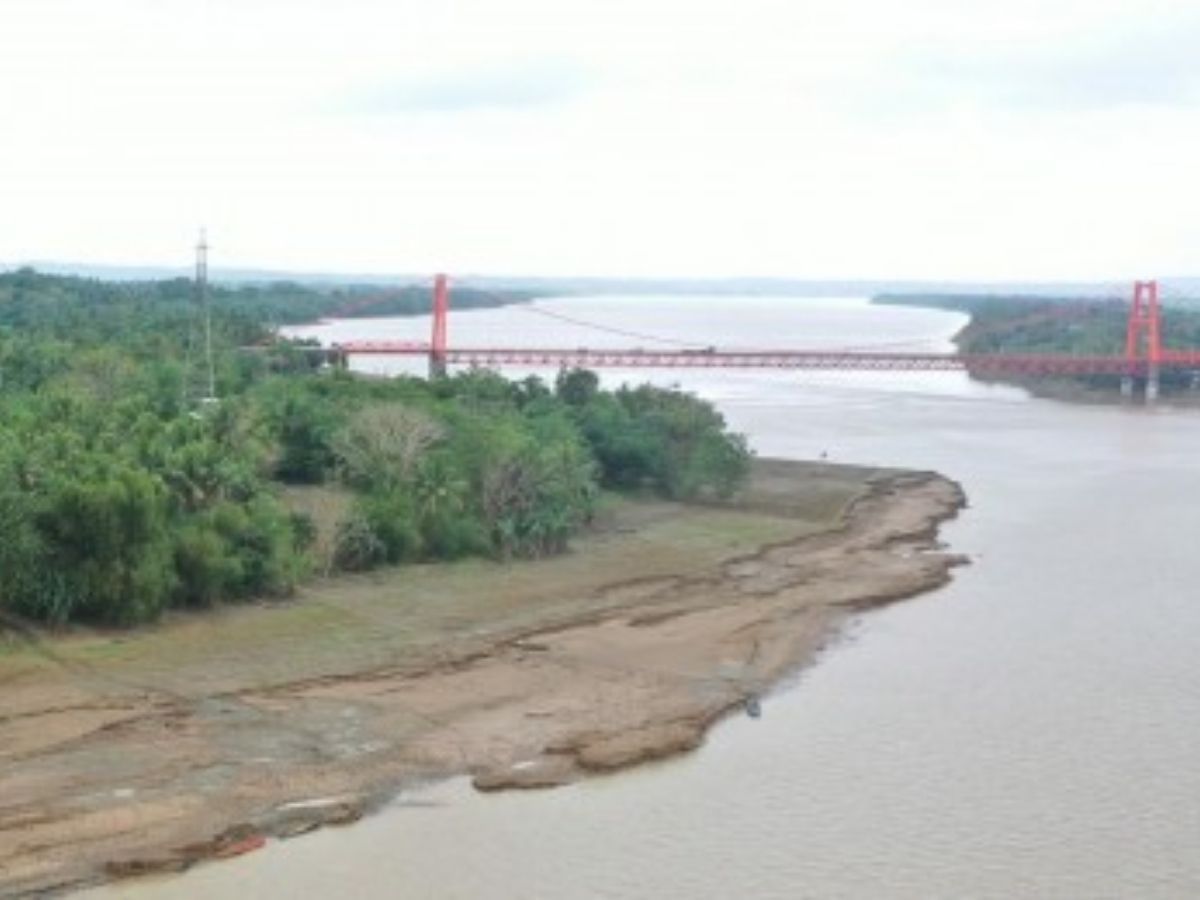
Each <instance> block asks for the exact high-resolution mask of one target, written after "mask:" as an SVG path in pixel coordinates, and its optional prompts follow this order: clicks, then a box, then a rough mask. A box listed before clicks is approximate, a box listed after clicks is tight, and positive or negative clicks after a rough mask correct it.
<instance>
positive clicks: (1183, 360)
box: [334, 341, 1200, 375]
mask: <svg viewBox="0 0 1200 900" xmlns="http://www.w3.org/2000/svg"><path fill="white" fill-rule="evenodd" d="M334 350H335V351H336V352H339V353H342V354H345V355H348V356H357V355H375V356H416V357H428V356H429V355H430V353H431V348H430V347H429V345H427V344H420V343H406V342H394V341H351V342H347V343H343V344H338V345H336V346H335V347H334ZM444 360H445V362H446V363H448V364H451V365H467V366H481V367H485V368H495V367H502V366H529V367H552V368H560V367H567V368H574V367H579V368H666V369H676V368H688V369H807V370H834V371H905V372H945V371H970V372H979V373H997V374H1028V375H1100V374H1109V375H1129V374H1134V375H1137V374H1144V373H1145V372H1146V371H1147V370H1148V369H1149V367H1150V364H1149V362H1148V361H1147V360H1145V359H1139V360H1130V359H1128V358H1127V357H1125V356H1074V355H1070V354H948V353H895V352H866V351H841V350H719V349H712V350H643V349H615V350H603V349H587V348H575V349H562V348H535V347H523V348H517V347H460V348H454V349H447V350H446V351H445V356H444ZM1158 366H1159V367H1160V368H1164V369H1166V368H1182V369H1200V351H1194V350H1188V351H1165V352H1164V354H1163V357H1162V358H1161V359H1160V360H1159V361H1158Z"/></svg>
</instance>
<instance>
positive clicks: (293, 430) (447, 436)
mask: <svg viewBox="0 0 1200 900" xmlns="http://www.w3.org/2000/svg"><path fill="white" fill-rule="evenodd" d="M419 293H420V292H417V293H414V294H413V295H412V297H413V298H414V299H413V303H414V304H415V305H414V307H413V311H425V310H427V309H428V303H429V298H428V292H427V291H425V292H424V294H423V295H421V296H418V294H419ZM314 294H319V295H320V297H321V298H322V299H319V300H318V299H317V298H314V297H313V295H314ZM396 296H401V295H400V294H397V295H396ZM296 297H300V298H304V299H303V302H300V301H296V302H293V300H294V298H296ZM213 298H214V302H213V325H214V329H213V330H214V340H215V345H216V360H215V362H216V370H217V381H218V391H217V393H218V395H219V397H220V398H221V399H220V401H219V402H217V403H207V404H206V403H198V402H197V398H196V396H195V394H196V392H195V391H194V390H191V389H190V385H191V382H192V380H193V379H194V377H195V370H196V363H197V361H196V360H195V358H194V356H195V354H194V353H193V352H192V351H193V349H194V341H195V331H196V323H197V312H198V310H197V308H196V306H195V301H194V295H193V290H192V286H191V284H190V283H188V282H186V281H163V282H141V283H130V284H120V283H111V282H101V281H95V280H90V279H78V278H66V277H58V276H47V275H42V274H39V273H36V272H32V271H30V270H21V271H19V272H15V273H8V274H4V275H0V610H2V611H4V612H5V613H7V614H9V615H10V616H14V617H18V618H21V619H28V620H36V621H41V622H47V623H65V622H73V621H80V622H94V623H103V624H110V625H131V624H135V623H138V622H144V621H149V620H152V619H154V618H155V617H157V616H159V615H161V614H162V612H163V611H164V610H167V609H171V608H199V607H207V606H211V605H214V604H219V603H227V602H236V601H242V600H247V599H251V598H258V597H268V596H287V595H289V594H290V593H291V592H293V591H294V590H295V588H296V586H297V585H299V584H300V583H302V582H303V581H304V580H305V579H306V578H309V577H311V576H312V574H313V572H314V570H315V569H316V568H317V566H316V563H315V558H314V553H313V544H314V538H315V534H316V526H315V524H314V522H313V521H312V520H311V519H310V518H309V517H307V516H306V515H304V514H302V513H299V512H296V511H295V510H294V509H292V508H291V507H289V505H288V503H286V502H285V499H286V497H285V488H286V486H287V485H290V484H299V485H315V484H320V485H326V486H330V487H335V488H336V489H338V490H339V491H344V492H346V493H347V494H348V495H349V497H350V498H351V500H350V503H349V510H348V512H347V514H346V515H345V516H344V517H343V518H342V519H341V521H340V522H339V523H338V524H337V528H336V535H335V540H334V551H333V558H332V564H333V567H334V568H335V569H337V570H345V571H357V570H363V569H368V568H371V567H375V566H380V565H397V564H404V563H410V562H417V561H433V560H445V559H453V558H457V557H462V556H467V555H482V556H488V557H494V558H498V559H506V558H515V557H535V556H542V555H547V554H552V553H556V552H559V551H561V550H562V549H563V548H564V547H565V546H566V544H567V541H568V540H569V539H570V537H571V536H572V535H573V534H575V533H577V532H578V530H579V529H580V528H582V527H584V526H585V525H586V524H587V523H588V522H589V521H590V519H591V517H592V516H593V514H594V511H595V508H596V503H597V499H598V497H599V496H600V492H601V491H603V490H606V489H612V490H646V491H654V492H657V493H659V494H661V495H663V496H667V497H673V498H679V499H691V498H697V497H704V496H726V495H728V494H729V493H730V492H732V491H733V490H734V489H735V488H736V486H737V485H738V483H739V481H740V479H741V478H743V477H744V475H745V472H746V470H747V466H748V460H749V452H748V450H747V448H746V445H745V442H744V440H743V439H742V438H741V437H740V436H739V435H736V434H733V433H731V432H730V431H729V430H728V428H727V427H726V425H725V422H724V421H723V419H722V418H721V416H720V415H719V413H717V412H716V410H715V409H713V407H712V406H711V405H710V404H708V403H706V402H704V401H701V400H699V399H698V398H696V397H694V396H691V395H689V394H686V393H682V392H680V391H676V390H664V389H659V388H653V387H649V386H641V387H623V388H620V389H618V390H615V391H608V390H604V389H602V388H601V387H600V385H599V382H598V379H597V378H596V376H595V375H594V374H593V373H590V372H585V371H578V370H576V371H570V372H562V373H560V375H559V376H558V378H557V379H556V380H555V381H554V382H553V383H547V382H545V381H543V380H541V379H538V378H527V379H525V380H523V381H515V382H514V381H509V380H506V379H504V378H502V377H500V376H499V375H497V374H495V373H491V372H486V371H468V372H463V373H461V374H458V375H454V376H451V377H447V378H442V379H437V380H434V381H426V380H424V379H418V378H410V377H397V378H391V379H367V378H359V377H356V376H354V375H352V374H350V373H346V372H341V371H337V370H331V369H327V368H322V367H319V366H317V365H315V364H314V362H313V360H312V358H311V357H309V356H307V355H304V354H301V353H297V352H296V351H295V350H294V348H293V347H292V346H291V345H289V343H288V342H286V341H279V340H277V339H275V338H274V337H273V331H272V327H271V326H272V325H273V324H274V323H276V322H281V321H303V320H305V319H309V318H312V310H313V309H315V308H317V307H319V306H320V305H321V304H322V303H324V304H326V306H324V307H322V308H323V309H324V310H325V311H326V312H328V311H330V310H332V309H333V308H335V307H332V306H330V305H328V304H332V303H334V302H340V301H341V299H342V298H341V297H340V296H338V295H335V293H332V292H330V293H326V292H320V291H315V290H313V289H309V288H307V287H302V286H293V285H278V286H273V287H272V286H268V287H254V288H219V289H216V290H215V291H214V295H213ZM493 301H494V298H490V299H489V300H488V302H493ZM406 302H407V301H406ZM456 304H458V305H461V302H460V299H459V297H458V296H456ZM250 343H265V344H266V346H267V350H266V351H265V352H259V353H253V354H251V353H244V352H241V351H240V349H239V348H240V347H242V346H244V345H246V344H250Z"/></svg>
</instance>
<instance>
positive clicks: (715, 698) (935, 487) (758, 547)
mask: <svg viewBox="0 0 1200 900" xmlns="http://www.w3.org/2000/svg"><path fill="white" fill-rule="evenodd" d="M962 505H963V495H962V492H961V490H960V489H959V488H958V486H957V485H955V484H954V483H953V482H950V481H948V480H946V479H944V478H942V477H940V476H937V475H934V474H931V473H912V472H898V471H893V470H876V469H865V468H857V467H842V466H827V465H812V464H803V463H791V462H782V461H767V460H760V461H758V462H757V463H756V464H755V469H754V474H753V477H752V479H751V483H750V485H749V487H748V488H747V490H746V491H745V492H744V493H743V494H742V496H741V497H739V498H738V500H737V502H736V503H735V504H734V505H731V506H723V507H704V506H694V505H679V504H672V503H665V502H661V501H655V500H625V499H618V500H614V501H613V502H612V503H611V504H610V505H609V507H608V508H607V510H606V511H605V513H604V514H603V515H602V516H601V519H600V521H599V522H598V524H597V526H596V527H595V528H594V529H593V530H592V531H591V532H590V533H588V534H587V535H586V536H584V537H583V538H582V539H580V540H579V541H578V542H577V543H576V546H575V549H574V551H573V552H571V553H569V554H567V555H565V556H562V557H558V558H555V559H549V560H544V561H539V562H532V563H518V564H508V565H501V564H496V563H487V562H481V561H469V562H464V563H460V564H454V565H438V566H419V567H410V568H405V569H397V570H391V571H388V572H383V573H379V574H375V575H371V576H362V577H356V578H338V579H333V580H330V581H327V582H324V583H319V584H317V585H315V586H313V587H311V588H309V589H306V590H305V591H304V592H303V593H302V595H301V597H300V598H299V600H297V601H295V602H290V603H286V604H273V605H263V606H259V607H254V608H239V609H229V610H223V611H220V612H216V613H212V614H207V615H204V616H180V617H176V618H174V619H172V620H169V621H168V622H167V623H165V624H164V625H162V626H160V627H157V628H153V629H146V630H143V631H140V632H137V633H135V634H129V635H115V634H100V633H78V634H75V635H70V636H65V637H60V638H57V639H54V640H47V641H42V642H39V643H37V644H30V643H28V642H20V641H18V642H11V643H9V644H8V645H5V647H4V649H3V650H0V685H2V686H3V690H2V691H0V762H2V764H3V768H2V769H0V772H2V774H0V892H8V891H12V892H17V891H25V890H35V889H42V888H48V887H54V886H64V885H72V884H83V883H87V882H90V881H95V880H99V879H102V878H104V877H106V876H113V875H124V874H130V873H136V872H140V871H147V870H151V871H152V870H162V869H182V868H186V867H187V866H188V865H190V864H191V863H193V862H195V861H196V860H198V859H202V858H206V857H211V856H220V855H223V854H226V853H228V852H231V851H234V850H237V849H239V848H240V847H242V846H246V844H244V841H245V839H246V838H247V837H256V836H258V835H272V836H280V837H282V836H289V835H294V834H297V833H300V832H303V831H305V830H310V829H311V828H314V827H318V826H320V825H322V824H338V823H344V822H348V821H352V820H353V819H354V818H356V817H357V816H359V815H361V814H362V812H364V811H366V810H369V809H370V808H371V807H372V806H373V805H374V804H376V803H379V802H382V801H383V800H384V799H386V798H387V797H388V796H391V795H392V794H393V793H394V792H395V791H396V790H398V789H400V788H402V787H403V786H404V785H405V784H407V783H412V782H413V781H415V780H420V779H427V778H437V777H444V776H449V775H454V774H460V773H468V774H470V775H471V776H472V777H473V778H474V781H475V783H476V785H477V786H478V787H480V788H483V789H496V788H504V787H535V786H545V785H552V784H558V783H562V782H564V781H567V780H570V779H573V778H576V777H579V776H581V775H582V774H585V773H589V772H599V771H608V770H612V769H615V768H619V767H622V766H626V765H630V764H633V763H636V762H638V761H641V760H645V759H651V758H657V757H661V756H665V755H669V754H672V753H677V752H680V751H683V750H686V749H690V748H692V747H695V746H696V745H697V744H699V743H700V741H701V740H702V738H703V735H704V733H705V731H706V730H707V728H708V727H710V726H711V725H712V724H713V723H714V722H715V721H716V720H718V719H719V718H720V717H721V716H722V715H724V714H726V713H728V712H729V711H731V710H734V709H738V708H741V707H742V706H743V705H744V704H746V703H747V701H748V700H752V699H753V700H757V698H759V697H760V696H761V695H762V694H763V693H764V692H766V691H767V690H768V689H769V688H770V686H771V685H773V684H774V683H776V682H777V681H778V680H779V679H780V678H781V677H782V676H784V675H786V674H787V673H788V672H791V671H794V670H795V669H796V668H797V667H799V666H802V665H804V664H806V663H808V662H810V661H811V660H812V659H813V658H814V657H815V655H816V654H817V652H818V651H819V650H820V648H821V647H822V646H823V645H824V644H825V643H826V642H827V641H828V640H829V639H830V637H831V636H832V635H834V634H835V633H836V631H837V628H838V626H839V625H840V624H841V623H843V622H844V621H845V620H846V619H847V618H848V617H849V616H851V615H853V614H854V613H856V612H858V611H861V610H863V609H867V608H870V607H872V606H875V605H879V604H882V603H887V602H890V601H894V600H898V599H901V598H903V597H907V596H911V595H913V594H916V593H919V592H921V591H924V590H928V589H930V588H933V587H936V586H938V585H940V584H942V583H944V582H945V580H946V579H947V578H948V577H949V571H950V569H951V567H952V566H954V565H955V564H957V563H959V562H961V559H960V558H958V557H955V556H952V555H949V554H946V553H943V552H940V550H939V548H938V545H937V542H936V529H937V526H938V524H939V523H940V522H942V521H943V520H945V519H947V518H949V517H952V516H953V515H954V514H955V513H956V512H957V510H958V509H959V508H960V507H961V506H962Z"/></svg>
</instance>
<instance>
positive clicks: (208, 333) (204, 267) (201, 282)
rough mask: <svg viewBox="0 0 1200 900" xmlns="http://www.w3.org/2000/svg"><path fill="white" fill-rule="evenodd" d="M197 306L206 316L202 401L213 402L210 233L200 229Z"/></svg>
mask: <svg viewBox="0 0 1200 900" xmlns="http://www.w3.org/2000/svg"><path fill="white" fill-rule="evenodd" d="M196 306H197V308H199V310H200V313H201V315H203V316H204V369H205V377H206V381H207V383H206V385H205V389H206V393H205V395H204V397H203V399H202V401H201V402H204V403H212V402H213V401H215V400H216V399H217V373H216V368H215V367H214V365H213V348H212V309H211V308H210V306H209V297H208V234H207V232H206V231H205V229H203V228H201V229H200V241H199V243H197V244H196Z"/></svg>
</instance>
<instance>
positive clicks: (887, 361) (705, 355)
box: [332, 275, 1200, 399]
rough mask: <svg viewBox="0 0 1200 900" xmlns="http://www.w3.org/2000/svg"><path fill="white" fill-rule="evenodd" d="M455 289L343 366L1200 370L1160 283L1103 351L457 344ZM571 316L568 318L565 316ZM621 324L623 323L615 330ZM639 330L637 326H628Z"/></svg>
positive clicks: (1152, 389)
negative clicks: (1181, 342) (1166, 320)
mask: <svg viewBox="0 0 1200 900" xmlns="http://www.w3.org/2000/svg"><path fill="white" fill-rule="evenodd" d="M449 313H450V289H449V282H448V279H447V277H446V276H445V275H438V276H437V277H436V278H435V279H434V290H433V329H432V334H431V339H430V342H429V343H422V342H411V341H407V342H406V341H348V342H345V343H341V344H337V345H335V346H334V347H333V348H332V349H333V353H334V355H335V356H336V358H337V359H338V360H339V361H340V362H341V363H343V364H346V363H347V362H348V359H349V358H350V357H352V356H358V355H375V356H378V355H386V356H407V357H425V358H427V359H428V361H429V368H430V372H431V374H435V375H436V374H441V373H444V372H445V371H446V367H447V366H450V365H463V366H478V367H483V368H503V367H505V366H520V367H553V368H563V367H565V368H575V367H579V368H667V369H676V368H689V369H800V370H835V371H875V372H877V371H904V372H945V371H966V372H971V373H977V374H981V375H1021V376H1056V375H1057V376H1070V375H1116V376H1120V377H1121V379H1122V391H1123V392H1124V393H1127V394H1128V393H1132V391H1133V385H1134V383H1135V380H1139V381H1144V382H1145V385H1146V396H1147V398H1149V399H1154V398H1155V397H1156V396H1157V394H1158V380H1159V374H1160V372H1161V371H1162V370H1164V369H1194V370H1200V350H1168V349H1166V348H1164V347H1163V342H1162V311H1161V305H1160V302H1159V290H1158V283H1157V282H1156V281H1138V282H1136V283H1135V284H1134V288H1133V300H1132V303H1131V305H1130V309H1129V319H1128V326H1127V333H1126V343H1125V352H1124V353H1123V354H1116V355H1108V356H1096V355H1074V354H1067V353H1036V354H1035V353H1016V354H1008V353H987V354H983V353H914V352H903V351H893V350H886V349H874V350H872V349H835V350H820V349H802V348H796V349H761V350H759V349H755V350H734V349H722V348H720V347H716V346H713V347H705V348H700V349H693V348H691V347H687V348H682V347H680V348H672V349H665V350H646V349H644V348H640V347H638V348H630V349H588V348H584V347H576V348H570V349H567V348H533V347H451V346H450V343H449V337H448V335H449V329H448V325H449ZM564 318H565V317H564ZM609 330H615V329H609ZM627 333H630V334H632V333H631V332H627Z"/></svg>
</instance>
